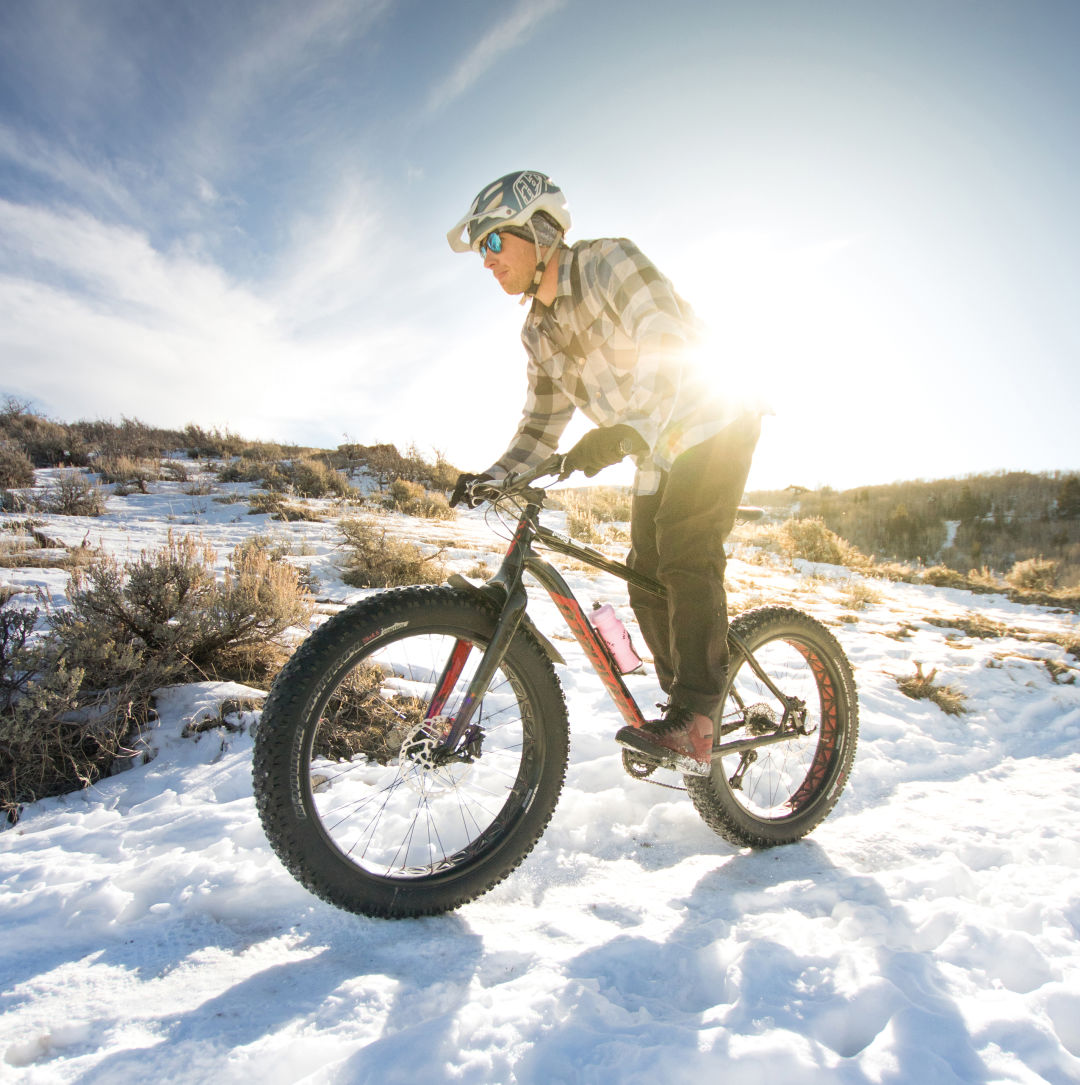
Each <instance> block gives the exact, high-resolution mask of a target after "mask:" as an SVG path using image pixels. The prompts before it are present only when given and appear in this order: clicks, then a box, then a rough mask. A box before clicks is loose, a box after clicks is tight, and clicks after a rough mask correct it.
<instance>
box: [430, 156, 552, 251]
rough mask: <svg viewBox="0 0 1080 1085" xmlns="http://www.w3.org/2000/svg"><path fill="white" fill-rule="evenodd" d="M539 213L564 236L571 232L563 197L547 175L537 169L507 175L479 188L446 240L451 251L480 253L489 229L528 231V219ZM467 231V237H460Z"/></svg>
mask: <svg viewBox="0 0 1080 1085" xmlns="http://www.w3.org/2000/svg"><path fill="white" fill-rule="evenodd" d="M538 211H542V212H544V213H545V214H547V215H548V216H549V217H550V218H551V219H552V220H553V221H554V222H555V224H556V225H557V226H558V227H559V229H560V230H561V231H562V232H563V233H564V234H565V233H566V231H567V230H569V229H570V212H569V210H568V209H567V206H566V197H565V196H564V195H563V193H562V189H560V188H559V186H558V185H556V184H555V183H554V182H553V181H552V180H551V178H550V177H548V176H547V174H544V173H538V172H537V171H536V170H518V171H517V172H516V173H508V174H507V175H506V176H505V177H500V178H499V179H498V180H497V181H492V182H491V184H490V185H487V186H486V187H485V188H483V189H481V191H480V194H479V195H478V196H477V197H476V199H475V200H473V202H472V206H471V207H470V208H469V210H468V211H467V212H466V213H465V215H464V217H463V218H462V219H461V221H460V222H458V223H457V224H456V225H455V226H454V227H453V228H452V229H451V230H449V231H448V232H447V234H446V240H447V241H449V242H450V248H452V249H453V250H454V252H468V251H469V250H470V249H471V250H472V251H473V252H479V251H480V242H481V241H483V240H484V238H485V237H487V235H488V234H490V233H491V231H492V230H497V229H498V228H499V227H500V226H514V227H517V228H518V230H519V231H527V230H528V222H529V219H531V218H532V217H533V215H535V214H536V213H537V212H538ZM466 232H467V233H468V237H467V238H465V237H463V236H462V235H463V234H465V233H466ZM526 236H527V235H526Z"/></svg>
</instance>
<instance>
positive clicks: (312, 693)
mask: <svg viewBox="0 0 1080 1085" xmlns="http://www.w3.org/2000/svg"><path fill="white" fill-rule="evenodd" d="M496 617H497V615H496V613H495V611H494V609H493V608H490V607H488V606H487V605H485V604H484V603H482V602H479V601H477V600H475V599H474V598H472V597H465V596H463V595H461V594H460V593H458V592H455V591H454V590H453V589H451V588H446V587H441V588H422V587H414V588H403V589H398V590H394V591H389V592H384V593H380V594H379V595H376V596H372V597H371V598H368V599H365V600H363V601H362V602H360V603H358V604H356V605H354V606H352V607H350V608H349V609H348V610H346V611H343V612H342V613H341V614H339V615H337V616H335V617H334V618H332V619H331V620H330V621H329V622H327V623H326V625H324V626H322V627H321V628H320V629H319V630H317V631H316V632H315V633H314V634H313V635H312V636H311V637H310V638H309V639H308V640H307V641H306V642H305V643H304V644H303V645H302V646H301V648H300V649H299V650H298V651H297V653H296V655H295V656H294V657H293V658H292V660H290V662H289V664H288V665H287V666H286V667H285V669H284V670H283V671H282V672H281V674H280V676H279V677H278V679H277V681H276V682H275V684H274V688H273V690H272V691H271V694H270V696H269V698H268V699H267V702H266V707H265V708H264V710H263V714H262V718H261V720H260V723H259V727H258V731H257V733H256V739H255V753H254V786H255V797H256V802H257V805H258V809H259V814H260V817H261V818H262V822H263V827H264V829H265V831H266V834H267V837H268V839H269V840H270V843H271V845H272V846H273V847H274V850H275V851H276V852H277V854H278V856H279V857H280V858H281V860H282V862H283V863H284V864H285V866H286V867H287V868H288V869H289V871H290V872H291V873H292V874H293V875H294V876H295V877H296V878H297V879H298V880H299V881H300V882H301V883H302V884H303V885H304V886H306V887H307V888H308V889H309V890H311V891H312V892H313V893H315V894H316V895H317V896H319V897H321V898H323V899H324V900H326V901H329V902H330V903H331V904H334V905H337V906H338V907H340V908H344V909H346V910H349V911H354V912H360V913H364V914H366V915H372V916H385V917H402V916H414V915H423V914H431V913H435V912H443V911H447V910H449V909H451V908H455V907H457V906H458V905H460V904H463V903H465V902H466V901H468V900H472V899H473V898H474V897H476V896H479V895H480V894H481V893H484V892H486V891H487V890H488V889H490V888H491V887H492V886H493V885H495V884H496V883H497V882H499V881H501V880H502V879H503V878H505V877H506V875H507V874H509V873H510V872H511V871H512V870H513V869H514V868H515V867H516V866H517V865H518V864H519V863H520V862H521V860H522V859H523V858H524V857H525V856H526V855H527V854H528V853H529V851H530V850H531V849H532V847H533V845H534V844H535V843H536V841H537V839H538V838H539V836H540V834H541V833H542V832H543V830H544V827H545V826H546V825H547V822H548V820H549V819H550V817H551V814H552V811H553V810H554V808H555V803H556V801H557V799H558V796H559V792H560V790H561V788H562V782H563V778H564V776H565V772H566V761H567V752H568V727H567V720H566V706H565V702H564V700H563V696H562V691H561V689H560V687H559V683H558V679H557V678H556V676H555V672H554V669H553V668H552V665H551V662H550V660H549V659H548V658H547V656H546V655H545V654H544V652H543V650H542V648H541V647H540V646H539V644H538V643H537V642H536V640H535V639H534V638H532V637H531V636H529V635H528V634H527V633H526V632H525V631H522V632H520V633H519V634H518V635H517V636H516V637H515V638H514V640H513V642H512V644H511V646H510V648H509V650H508V652H507V654H506V657H505V659H504V661H503V663H502V665H501V667H500V668H499V669H498V670H497V671H496V673H495V676H494V677H493V679H492V681H491V683H490V685H489V686H488V688H487V690H486V692H485V694H484V696H483V699H482V701H481V703H480V705H479V707H478V708H477V711H476V714H475V716H474V717H473V721H472V725H471V727H470V729H469V731H468V732H467V733H466V735H465V736H464V737H463V740H462V741H461V742H459V743H458V745H457V747H456V750H455V751H454V753H453V754H452V755H450V756H447V754H446V751H444V750H442V748H441V746H440V740H441V739H442V738H444V737H445V736H446V735H447V733H448V732H449V728H450V726H451V723H452V720H453V718H454V716H455V715H456V713H457V711H458V709H459V707H460V705H461V702H462V698H463V697H464V695H465V692H466V690H467V689H468V686H469V683H470V681H471V680H472V676H473V674H474V673H475V670H476V667H477V664H478V663H479V660H480V657H481V656H482V654H483V651H484V648H485V647H486V646H487V644H488V643H489V642H490V639H491V636H492V634H493V632H494V628H495V621H496Z"/></svg>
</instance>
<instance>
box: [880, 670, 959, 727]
mask: <svg viewBox="0 0 1080 1085" xmlns="http://www.w3.org/2000/svg"><path fill="white" fill-rule="evenodd" d="M936 677H937V668H936V667H934V668H933V669H932V670H931V671H930V673H929V674H923V669H922V664H921V663H919V662H918V661H916V662H915V673H914V674H909V675H893V678H895V679H896V684H897V685H898V686H899V687H900V692H901V693H903V694H904V695H905V696H906V697H911V698H912V699H913V700H927V701H932V702H933V703H934V704H936V705H937V706H938V708H940V709H941V711H942V712H944V713H945V714H946V715H948V716H961V715H963V714H964V713H965V712H966V711H967V708H966V702H967V697H966V696H965V695H964V694H963V693H961V692H960V691H959V690H958V689H956V688H955V687H954V686H946V685H937V684H935V682H934V679H935V678H936Z"/></svg>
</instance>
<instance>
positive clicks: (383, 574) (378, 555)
mask: <svg viewBox="0 0 1080 1085" xmlns="http://www.w3.org/2000/svg"><path fill="white" fill-rule="evenodd" d="M338 527H339V529H340V530H341V533H342V534H343V535H344V536H345V543H344V545H345V547H346V548H347V552H346V555H345V558H344V559H343V561H342V563H341V570H342V575H341V579H342V580H344V581H345V583H346V584H349V585H351V586H352V587H354V588H393V587H398V586H400V585H404V584H441V583H442V582H443V581H444V580H445V579H446V568H445V566H444V565H443V564H442V562H441V561H440V560H439V558H440V557H441V554H442V551H439V553H436V554H431V555H427V556H425V555H424V554H422V553H421V552H420V551H419V550H418V549H417V548H416V547H415V546H413V544H412V543H409V542H405V541H403V540H401V539H394V538H388V537H387V534H386V530H385V528H383V529H380V528H379V527H377V526H376V525H375V523H374V522H373V521H371V520H367V519H355V520H342V521H341V522H340V523H339V524H338Z"/></svg>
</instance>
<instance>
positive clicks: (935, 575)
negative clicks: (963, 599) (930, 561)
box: [919, 565, 970, 588]
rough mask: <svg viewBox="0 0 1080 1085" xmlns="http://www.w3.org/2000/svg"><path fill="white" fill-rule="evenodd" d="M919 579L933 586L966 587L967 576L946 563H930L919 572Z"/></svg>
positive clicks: (967, 583)
mask: <svg viewBox="0 0 1080 1085" xmlns="http://www.w3.org/2000/svg"><path fill="white" fill-rule="evenodd" d="M919 580H920V582H921V583H923V584H929V585H930V586H931V587H934V588H967V587H969V586H970V585H969V582H968V578H967V577H966V576H964V574H963V573H958V572H957V571H956V570H955V569H950V568H949V567H948V566H947V565H931V566H930V567H929V568H928V569H924V570H923V571H922V572H921V573H920V574H919Z"/></svg>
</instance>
